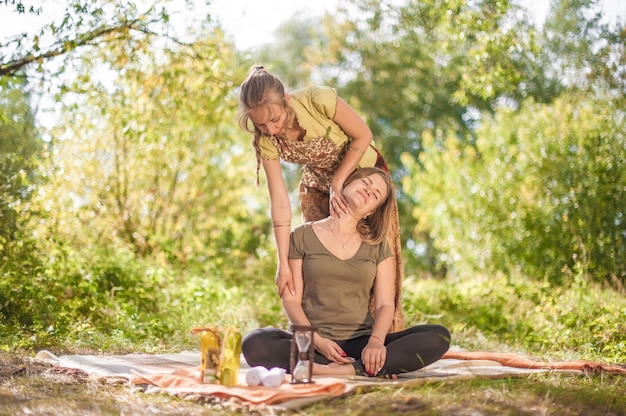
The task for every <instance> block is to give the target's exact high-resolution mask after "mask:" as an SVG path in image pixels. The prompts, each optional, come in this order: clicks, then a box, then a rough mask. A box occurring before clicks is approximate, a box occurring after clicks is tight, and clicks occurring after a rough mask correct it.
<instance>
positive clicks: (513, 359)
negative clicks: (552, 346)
mask: <svg viewBox="0 0 626 416" xmlns="http://www.w3.org/2000/svg"><path fill="white" fill-rule="evenodd" d="M441 358H454V359H457V360H490V361H496V362H499V363H500V364H502V365H505V366H507V367H515V368H533V369H544V370H578V371H583V372H592V373H607V374H618V375H626V366H624V365H619V364H604V363H599V362H595V361H588V360H575V361H556V362H548V361H535V360H532V359H530V358H526V357H522V356H521V355H517V354H512V353H506V352H486V351H458V350H449V351H448V352H446V353H445V354H444V355H443V357H441Z"/></svg>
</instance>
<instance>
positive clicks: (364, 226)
mask: <svg viewBox="0 0 626 416" xmlns="http://www.w3.org/2000/svg"><path fill="white" fill-rule="evenodd" d="M372 174H378V175H380V176H382V178H383V179H384V181H385V184H386V185H387V197H386V198H385V199H384V200H383V201H381V203H380V204H379V205H378V207H376V209H375V210H374V212H373V213H372V214H370V215H369V216H368V217H366V218H362V219H360V220H359V222H358V224H357V226H356V229H357V231H358V232H359V234H360V235H361V237H362V238H363V240H365V241H367V242H368V243H370V244H378V243H381V242H383V241H385V239H386V238H387V233H388V231H389V221H390V220H391V213H392V209H393V198H395V196H394V193H393V192H394V190H393V183H392V182H391V177H390V176H389V174H388V173H387V172H385V171H384V170H382V169H380V168H376V167H367V168H361V169H357V170H355V171H354V172H352V173H351V174H350V176H348V178H347V179H346V180H345V182H344V183H343V186H344V187H345V186H347V185H348V184H350V183H352V182H354V181H356V180H359V179H362V178H366V177H368V176H370V175H372Z"/></svg>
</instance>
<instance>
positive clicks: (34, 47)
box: [0, 0, 170, 77]
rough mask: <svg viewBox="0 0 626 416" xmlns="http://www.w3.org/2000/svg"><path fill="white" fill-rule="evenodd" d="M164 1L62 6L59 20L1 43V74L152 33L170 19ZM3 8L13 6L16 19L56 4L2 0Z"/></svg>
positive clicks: (106, 1)
mask: <svg viewBox="0 0 626 416" xmlns="http://www.w3.org/2000/svg"><path fill="white" fill-rule="evenodd" d="M165 4H166V2H153V3H152V5H151V6H150V7H147V8H146V9H145V10H141V7H139V6H138V5H137V4H136V3H133V2H120V1H115V0H96V1H91V0H84V1H83V2H80V1H77V2H72V3H71V4H68V5H67V6H65V9H64V11H63V13H62V18H61V19H60V20H59V21H48V22H46V23H45V24H44V25H43V27H41V28H39V29H38V30H36V31H32V32H31V31H25V32H23V33H21V34H18V35H16V36H15V37H14V38H13V39H10V40H8V41H7V43H6V44H3V45H0V46H2V48H3V50H4V51H7V52H5V53H6V55H4V54H2V55H0V77H4V76H15V75H17V74H19V73H20V72H23V69H25V67H27V66H29V65H31V64H35V63H37V64H38V65H39V69H40V70H42V69H43V63H44V62H45V61H47V60H50V59H51V58H54V57H58V56H66V57H67V56H68V54H69V53H70V52H72V51H74V50H76V49H77V48H81V47H86V46H96V45H98V44H99V43H101V42H108V41H111V40H114V39H126V40H131V39H132V36H131V35H132V34H133V33H134V34H138V33H142V34H154V33H156V32H155V30H161V29H158V28H157V27H156V25H157V24H166V23H167V22H168V21H169V17H170V12H169V11H168V9H167V8H166V7H165ZM0 7H2V5H1V4H0ZM4 7H6V8H10V7H13V8H14V9H13V12H12V13H13V14H14V15H15V16H16V18H19V17H20V15H24V14H27V15H30V16H40V15H44V14H45V12H46V11H48V13H50V10H51V9H54V8H55V7H56V6H54V5H52V4H50V3H48V4H43V3H42V4H41V5H40V6H39V7H35V6H30V7H28V6H26V5H25V4H24V3H23V2H22V1H15V0H13V1H5V2H4ZM53 11H55V10H53ZM51 14H52V15H54V13H51ZM162 33H165V32H162ZM66 62H67V61H66ZM63 70H64V68H63V66H61V67H60V68H59V70H58V71H59V72H60V73H62V72H63Z"/></svg>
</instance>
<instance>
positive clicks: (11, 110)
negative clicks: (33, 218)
mask: <svg viewBox="0 0 626 416" xmlns="http://www.w3.org/2000/svg"><path fill="white" fill-rule="evenodd" d="M23 87H24V85H23V83H18V84H14V85H6V86H0V255H2V254H4V255H5V256H6V253H3V252H5V249H6V245H7V244H9V241H10V240H11V239H13V238H14V236H15V233H17V231H18V228H19V225H20V223H21V222H23V221H25V220H27V218H28V216H29V212H28V206H29V205H28V204H29V199H30V196H31V194H32V193H33V191H34V189H35V187H36V185H37V178H36V176H37V175H36V169H37V166H38V157H39V156H40V153H41V150H42V146H41V142H40V140H39V139H38V137H37V131H36V128H35V124H34V118H33V114H32V111H31V109H30V107H29V101H28V100H29V96H28V94H26V93H24V91H23V89H22V88H23Z"/></svg>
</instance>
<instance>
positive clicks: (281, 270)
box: [274, 263, 296, 296]
mask: <svg viewBox="0 0 626 416" xmlns="http://www.w3.org/2000/svg"><path fill="white" fill-rule="evenodd" d="M274 282H275V283H276V286H277V287H278V296H282V295H283V292H284V291H285V289H287V290H289V293H291V294H292V295H294V296H295V295H296V289H295V288H294V286H293V274H292V273H291V269H290V268H289V266H288V265H281V264H280V263H279V264H278V268H277V269H276V277H275V278H274Z"/></svg>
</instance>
